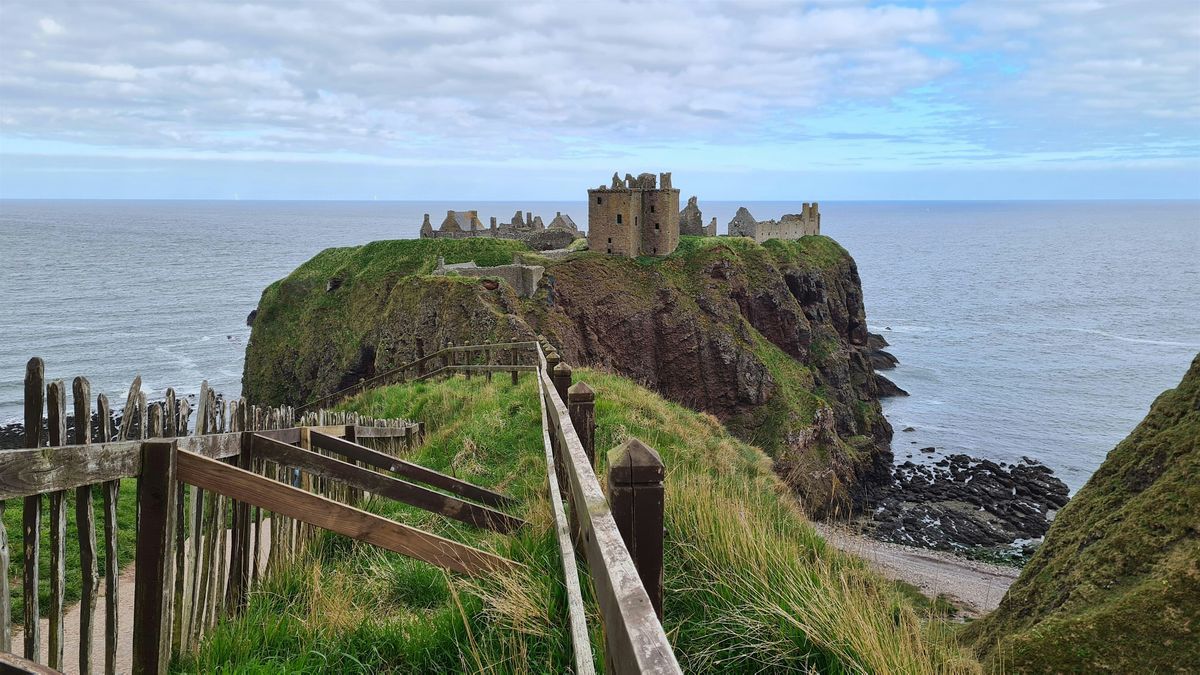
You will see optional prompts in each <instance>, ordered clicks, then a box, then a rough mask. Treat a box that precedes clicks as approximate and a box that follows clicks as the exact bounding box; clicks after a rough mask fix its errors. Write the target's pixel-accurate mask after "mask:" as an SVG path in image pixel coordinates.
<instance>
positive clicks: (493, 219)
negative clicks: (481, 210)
mask: <svg viewBox="0 0 1200 675" xmlns="http://www.w3.org/2000/svg"><path fill="white" fill-rule="evenodd" d="M492 229H493V230H494V229H496V216H492Z"/></svg>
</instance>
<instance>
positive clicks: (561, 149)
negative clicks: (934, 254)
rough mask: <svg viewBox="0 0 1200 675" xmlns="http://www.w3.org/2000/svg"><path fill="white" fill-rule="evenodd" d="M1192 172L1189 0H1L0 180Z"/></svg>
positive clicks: (462, 188)
mask: <svg viewBox="0 0 1200 675" xmlns="http://www.w3.org/2000/svg"><path fill="white" fill-rule="evenodd" d="M614 171H617V172H619V173H620V174H621V175H622V176H623V175H624V174H625V173H626V172H628V173H633V174H635V175H636V174H638V173H641V172H645V171H649V172H659V171H671V172H673V174H674V184H675V186H676V187H681V188H684V192H687V193H689V194H699V195H702V197H703V198H707V199H713V200H736V199H749V200H770V199H776V200H797V201H800V200H804V201H809V200H816V201H822V200H847V199H1139V198H1151V199H1158V198H1200V0H1127V1H1126V0H1060V1H1055V0H1030V1H1026V0H993V1H991V2H974V1H970V0H966V1H954V2H951V1H946V2H928V3H920V2H884V3H876V2H854V1H851V0H826V1H817V2H778V1H773V0H739V1H737V2H705V1H697V0H690V1H687V2H655V1H652V0H647V1H645V2H632V3H621V2H543V1H541V0H525V1H522V2H500V1H496V2H490V1H487V2H484V1H480V2H453V1H434V2H422V1H417V0H412V1H406V2H400V1H393V2H388V1H385V0H320V1H312V2H307V3H305V2H279V3H216V2H200V1H196V0H193V1H190V2H152V1H148V0H147V1H139V2H133V1H130V0H109V1H105V2H89V3H78V2H73V1H72V2H59V1H55V0H37V1H35V2H30V1H24V0H3V1H2V2H0V198H153V199H233V198H240V199H389V200H390V199H459V198H473V199H488V200H503V199H518V200H530V199H546V200H559V199H582V198H583V197H584V190H585V189H586V188H587V187H594V186H596V185H599V184H601V183H607V182H608V180H609V178H610V177H611V175H612V173H613V172H614Z"/></svg>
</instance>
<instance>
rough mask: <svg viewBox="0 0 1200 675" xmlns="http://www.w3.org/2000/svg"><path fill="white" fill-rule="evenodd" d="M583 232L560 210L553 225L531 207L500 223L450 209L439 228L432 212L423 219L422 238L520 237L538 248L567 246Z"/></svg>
mask: <svg viewBox="0 0 1200 675" xmlns="http://www.w3.org/2000/svg"><path fill="white" fill-rule="evenodd" d="M582 236H583V233H581V232H580V231H579V228H577V227H576V226H575V221H573V220H571V217H570V216H567V215H563V214H562V213H561V212H559V213H557V214H555V217H554V220H553V221H552V222H551V223H550V227H546V226H545V225H544V224H543V223H542V217H541V216H535V215H533V213H532V212H530V211H525V212H524V213H522V212H521V211H517V212H516V213H515V214H513V217H512V219H511V220H509V222H507V223H497V222H496V217H495V216H492V218H491V222H490V223H489V225H488V226H486V227H485V226H484V224H483V222H481V221H480V220H479V212H478V211H447V212H446V217H445V218H444V219H443V220H442V224H441V225H440V226H439V227H438V229H436V230H435V229H433V223H432V222H430V220H429V214H428V213H426V214H425V220H424V222H422V223H421V238H422V239H469V238H471V237H493V238H496V239H517V240H519V241H523V242H525V243H526V244H528V245H529V247H530V248H532V249H534V250H535V251H544V250H549V249H556V248H566V247H567V246H570V245H571V242H572V241H575V240H576V239H578V238H579V237H582Z"/></svg>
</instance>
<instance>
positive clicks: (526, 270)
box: [433, 254, 546, 298]
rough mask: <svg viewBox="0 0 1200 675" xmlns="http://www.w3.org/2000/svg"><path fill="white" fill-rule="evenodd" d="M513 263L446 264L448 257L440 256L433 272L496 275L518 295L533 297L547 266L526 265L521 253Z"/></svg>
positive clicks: (515, 257) (441, 274) (444, 274)
mask: <svg viewBox="0 0 1200 675" xmlns="http://www.w3.org/2000/svg"><path fill="white" fill-rule="evenodd" d="M513 258H514V259H513V264H511V265H497V266H496V267H480V266H478V265H476V264H475V263H474V262H465V263H454V264H452V265H447V264H446V259H445V258H443V257H440V256H439V257H438V264H437V268H436V269H434V270H433V273H434V274H435V275H437V276H447V275H451V274H457V275H459V276H464V277H496V278H497V279H501V280H503V281H504V282H506V283H507V284H508V285H509V286H512V287H513V290H515V291H516V292H517V295H519V296H521V297H522V298H531V297H533V294H534V293H536V292H537V287H538V282H539V281H541V280H542V275H543V274H545V273H546V268H545V267H542V266H541V265H525V264H523V263H522V262H521V259H520V254H518V255H516V256H514V257H513Z"/></svg>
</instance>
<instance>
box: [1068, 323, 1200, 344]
mask: <svg viewBox="0 0 1200 675" xmlns="http://www.w3.org/2000/svg"><path fill="white" fill-rule="evenodd" d="M1063 330H1069V331H1074V332H1077V333H1091V334H1092V335H1100V336H1103V337H1106V338H1112V339H1113V340H1120V341H1121V342H1135V343H1137V344H1143V345H1162V346H1165V347H1187V348H1188V349H1200V343H1196V342H1175V341H1172V340H1148V339H1146V338H1132V337H1126V336H1124V335H1117V334H1115V333H1108V332H1105V331H1102V330H1095V329H1092V328H1069V327H1068V328H1064V329H1063Z"/></svg>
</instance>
